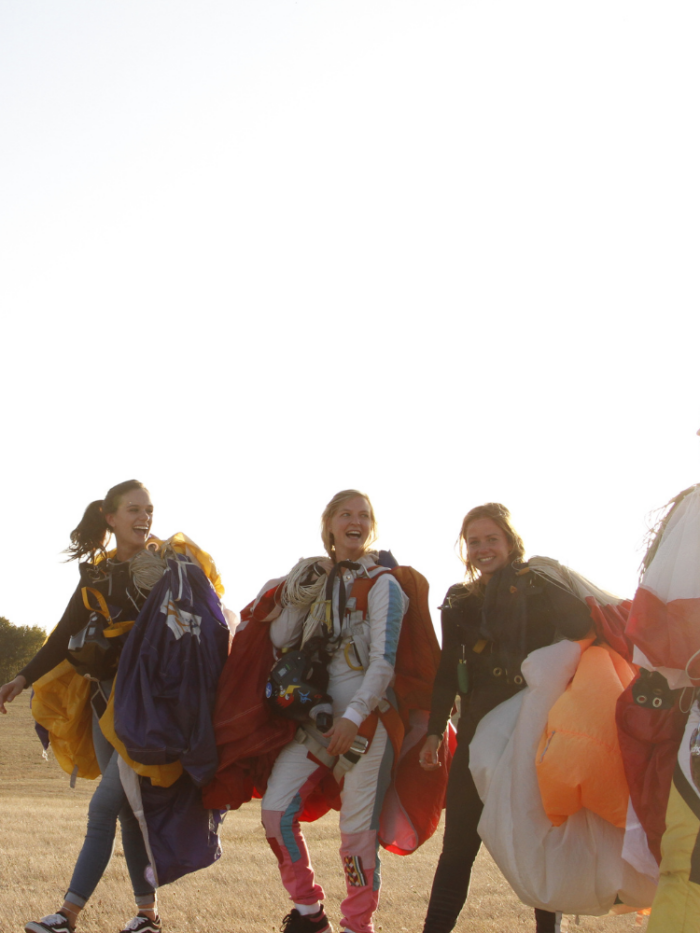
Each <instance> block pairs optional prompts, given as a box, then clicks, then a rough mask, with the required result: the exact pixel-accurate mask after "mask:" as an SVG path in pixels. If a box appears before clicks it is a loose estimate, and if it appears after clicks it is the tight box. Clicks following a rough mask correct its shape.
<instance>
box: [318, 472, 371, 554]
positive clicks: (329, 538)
mask: <svg viewBox="0 0 700 933" xmlns="http://www.w3.org/2000/svg"><path fill="white" fill-rule="evenodd" d="M356 496H361V497H362V498H363V499H366V500H367V505H368V506H369V518H370V522H371V530H370V534H369V538H368V540H367V546H366V548H365V550H367V549H368V548H369V547H370V545H372V544H374V542H375V541H376V540H377V519H376V518H375V517H374V509H373V508H372V503H371V502H370V498H369V496H368V495H366V494H365V493H364V492H358V490H357V489H343V491H342V492H337V493H336V494H335V495H334V496H333V498H332V499H331V501H330V502H329V503H328V505H327V506H326V507H325V509H324V510H323V515H322V516H321V538H322V540H323V546H324V548H325V549H326V554H328V556H329V557H332V558H333V560H335V544H334V542H333V535H332V534H331V522H332V521H333V519H334V518H335V516H336V515H337V514H338V512H339V511H340V507H341V506H342V505H343V503H344V502H347V501H348V500H349V499H354V498H355V497H356Z"/></svg>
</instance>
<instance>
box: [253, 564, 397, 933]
mask: <svg viewBox="0 0 700 933" xmlns="http://www.w3.org/2000/svg"><path fill="white" fill-rule="evenodd" d="M355 566H357V567H358V569H356V570H353V569H349V568H343V571H342V573H343V585H344V587H345V591H346V594H347V605H346V610H345V618H344V619H342V620H341V619H340V618H339V617H338V594H339V590H340V585H341V583H340V581H339V580H337V579H336V581H335V584H334V589H333V600H332V605H333V628H334V637H335V638H338V636H340V641H339V643H338V646H337V648H336V650H335V651H334V653H333V656H332V658H331V661H330V664H329V666H328V672H329V676H330V682H329V686H328V693H329V694H330V695H331V697H332V698H333V715H334V716H335V717H338V716H343V717H345V718H347V719H350V720H351V721H352V722H354V723H355V724H356V725H358V726H360V725H361V724H362V722H363V721H364V720H365V719H366V718H367V716H368V715H369V714H370V713H371V712H372V711H373V710H374V709H375V708H376V707H377V705H378V704H379V703H380V701H382V700H386V699H387V691H388V690H389V688H390V685H391V682H392V679H393V676H394V664H395V661H396V651H397V647H398V642H399V634H400V631H401V622H402V620H403V617H404V615H405V612H406V609H407V608H408V598H407V596H406V595H405V594H404V592H403V590H402V589H401V587H400V585H399V583H398V582H397V581H396V579H395V578H394V577H393V576H392V575H391V574H390V573H387V572H386V570H385V568H381V567H377V566H376V563H375V556H374V555H372V554H367V555H365V556H364V557H362V558H361V559H360V561H358V562H357V564H356V565H355ZM360 576H364V577H370V578H373V577H378V579H377V580H376V582H375V583H374V584H373V586H372V588H371V589H370V591H369V594H368V599H367V614H366V618H364V619H363V618H362V615H361V613H360V612H359V611H358V610H356V608H355V601H354V599H353V597H352V584H353V582H354V580H355V578H357V577H360ZM306 612H307V610H306V609H297V608H293V607H287V608H286V609H284V610H282V613H281V615H280V616H279V617H278V618H277V619H276V620H275V621H274V622H273V623H272V625H271V628H270V637H271V639H272V642H273V644H274V645H275V646H276V647H277V648H288V647H292V646H295V645H298V644H299V641H300V639H301V633H302V626H303V622H304V618H305V616H306ZM351 627H352V629H353V632H354V639H355V641H356V642H358V641H362V642H364V646H358V649H357V650H356V649H355V648H354V646H353V644H352V642H353V634H351ZM363 657H364V660H365V664H366V668H363V667H362V666H361V663H360V659H361V658H363ZM392 763H393V750H392V747H391V743H390V742H389V740H388V736H387V733H386V730H385V728H384V726H383V725H382V724H381V722H380V723H378V725H377V730H376V732H375V735H374V738H373V739H372V743H371V745H370V748H369V750H368V752H367V753H366V754H365V755H363V756H362V757H361V758H360V759H359V761H358V762H357V763H356V764H355V765H354V766H353V767H352V768H351V769H350V770H349V771H348V772H347V773H346V775H345V779H344V782H343V785H342V787H341V795H340V796H341V808H340V832H341V846H340V856H341V860H342V863H343V868H344V871H345V879H346V886H347V896H346V898H345V900H344V901H343V903H342V905H341V910H342V919H341V924H342V928H343V930H349V931H352V933H372V931H373V926H372V915H373V913H374V911H375V909H376V907H377V903H378V900H379V888H380V863H379V855H378V841H377V830H378V828H379V813H380V811H381V806H382V801H383V797H384V793H385V791H386V789H387V787H388V785H389V781H390V778H391V767H392ZM327 774H328V768H327V767H325V766H324V765H319V762H318V761H317V760H316V759H314V758H312V757H309V752H308V751H307V748H306V746H305V745H302V744H300V743H299V742H297V741H292V742H290V743H289V744H288V745H287V746H285V748H283V749H282V751H281V753H280V755H279V757H278V758H277V760H276V762H275V765H274V767H273V769H272V774H271V775H270V780H269V782H268V786H267V791H266V792H265V796H264V797H263V801H262V821H263V825H264V827H265V831H266V834H267V839H268V842H269V843H270V846H271V848H272V850H273V851H274V853H275V855H276V856H277V860H278V863H279V867H280V873H281V875H282V883H283V884H284V886H285V888H286V889H287V891H288V892H289V895H290V898H291V899H292V901H293V902H294V903H295V904H297V905H314V904H316V903H317V902H319V901H322V900H323V897H324V894H323V888H322V887H321V886H320V885H319V884H317V883H316V882H315V880H314V872H313V868H312V867H311V862H310V859H309V853H308V850H307V848H306V843H305V841H304V837H303V835H302V833H301V829H300V826H299V821H298V816H299V813H300V812H301V811H302V810H303V809H304V802H305V800H306V798H307V797H308V795H309V794H310V793H311V792H312V791H313V789H314V788H315V787H316V786H317V784H318V783H319V781H321V780H322V778H323V777H324V776H325V775H327Z"/></svg>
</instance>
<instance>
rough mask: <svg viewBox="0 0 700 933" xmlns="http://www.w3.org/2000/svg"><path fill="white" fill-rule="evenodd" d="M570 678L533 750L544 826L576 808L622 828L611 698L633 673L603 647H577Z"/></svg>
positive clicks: (623, 794) (625, 792)
mask: <svg viewBox="0 0 700 933" xmlns="http://www.w3.org/2000/svg"><path fill="white" fill-rule="evenodd" d="M581 648H582V654H581V660H580V662H579V665H578V668H577V670H576V673H575V674H574V677H573V679H572V681H571V683H570V684H569V686H568V687H567V688H566V690H565V691H564V693H563V694H562V695H561V696H560V697H559V699H558V700H557V701H556V703H555V704H554V705H553V706H552V708H551V710H550V711H549V717H548V720H547V728H546V730H545V732H544V734H543V735H542V738H541V740H540V744H539V748H538V749H537V762H536V764H537V780H538V783H539V787H540V793H541V795H542V803H543V805H544V809H545V812H546V814H547V817H548V818H549V820H550V822H551V823H552V824H553V825H554V826H560V825H561V824H562V823H563V822H564V820H566V819H567V817H569V816H571V815H572V814H574V813H576V812H578V810H580V809H581V808H582V807H585V808H586V809H588V810H591V811H592V812H593V813H597V814H598V815H599V816H601V817H603V819H605V820H607V821H608V822H609V823H612V824H613V826H618V827H621V828H624V827H625V823H626V817H627V805H628V801H629V789H628V787H627V780H626V778H625V772H624V767H623V764H622V755H621V753H620V746H619V743H618V738H617V726H616V723H615V706H616V703H617V698H618V697H619V696H620V694H621V693H622V692H623V691H624V690H625V688H626V687H627V685H628V684H629V683H630V682H631V681H632V680H633V679H634V677H635V676H636V673H637V672H636V668H635V667H634V666H633V665H631V664H629V663H628V662H627V661H625V660H624V658H622V657H621V656H620V655H619V654H618V653H617V652H616V651H614V650H613V649H612V648H610V646H609V645H606V644H596V645H591V644H590V643H589V642H582V643H581Z"/></svg>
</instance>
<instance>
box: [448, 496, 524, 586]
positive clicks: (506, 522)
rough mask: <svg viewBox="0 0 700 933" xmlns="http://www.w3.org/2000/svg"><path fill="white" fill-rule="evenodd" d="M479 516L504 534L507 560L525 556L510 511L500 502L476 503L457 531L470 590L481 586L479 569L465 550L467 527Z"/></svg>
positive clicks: (519, 558)
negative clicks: (494, 524) (508, 550)
mask: <svg viewBox="0 0 700 933" xmlns="http://www.w3.org/2000/svg"><path fill="white" fill-rule="evenodd" d="M480 518H490V519H491V521H492V522H495V523H496V525H498V527H499V528H500V529H501V531H502V532H503V534H504V535H505V536H506V541H507V542H508V545H509V547H510V554H509V557H508V560H509V561H514V560H521V559H522V558H523V557H524V556H525V545H524V544H523V539H522V538H521V537H520V535H519V534H518V532H517V531H516V530H515V528H514V527H513V519H512V518H511V516H510V512H509V511H508V509H507V508H506V507H505V505H502V504H501V503H500V502H487V503H485V505H477V506H476V507H475V508H473V509H470V510H469V511H468V512H467V514H466V515H465V516H464V519H463V521H462V528H461V530H460V532H459V541H458V544H459V557H460V560H461V561H462V563H463V564H464V567H465V577H466V579H467V588H468V590H469V591H470V592H473V591H474V590H477V589H480V588H481V587H482V586H483V583H481V581H480V579H479V571H478V570H477V568H476V567H475V566H474V564H472V562H471V561H470V560H469V553H468V550H467V529H468V527H469V525H471V523H472V522H475V521H477V520H478V519H480Z"/></svg>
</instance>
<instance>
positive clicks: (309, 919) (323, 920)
mask: <svg viewBox="0 0 700 933" xmlns="http://www.w3.org/2000/svg"><path fill="white" fill-rule="evenodd" d="M280 930H281V933H333V927H332V926H331V925H330V922H329V920H328V917H327V916H326V912H325V910H324V909H323V907H322V908H321V909H320V910H319V911H317V912H316V913H315V914H300V913H299V911H298V910H297V909H296V907H295V908H294V910H293V911H292V912H291V913H289V914H287V916H286V917H285V918H284V920H283V921H282V926H281V927H280Z"/></svg>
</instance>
